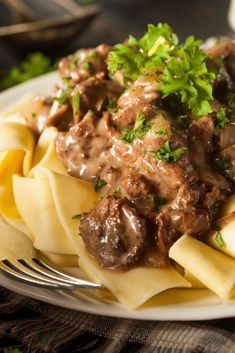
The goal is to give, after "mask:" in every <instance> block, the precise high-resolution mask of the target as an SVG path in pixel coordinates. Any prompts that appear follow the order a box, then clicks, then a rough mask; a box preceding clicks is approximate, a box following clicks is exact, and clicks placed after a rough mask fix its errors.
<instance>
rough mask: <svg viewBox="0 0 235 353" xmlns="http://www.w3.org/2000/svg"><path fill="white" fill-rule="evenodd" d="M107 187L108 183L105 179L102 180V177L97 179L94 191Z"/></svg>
mask: <svg viewBox="0 0 235 353" xmlns="http://www.w3.org/2000/svg"><path fill="white" fill-rule="evenodd" d="M105 185H107V182H106V181H105V180H104V179H100V177H98V178H97V180H96V182H95V185H94V191H95V192H97V191H99V190H100V189H102V188H103V187H104V186H105Z"/></svg>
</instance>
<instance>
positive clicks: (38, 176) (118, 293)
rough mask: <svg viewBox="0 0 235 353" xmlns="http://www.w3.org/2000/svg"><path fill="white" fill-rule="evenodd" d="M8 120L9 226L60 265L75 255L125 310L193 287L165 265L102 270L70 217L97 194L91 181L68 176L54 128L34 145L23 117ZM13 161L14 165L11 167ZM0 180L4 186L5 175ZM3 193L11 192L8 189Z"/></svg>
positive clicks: (89, 205)
mask: <svg viewBox="0 0 235 353" xmlns="http://www.w3.org/2000/svg"><path fill="white" fill-rule="evenodd" d="M9 120H12V117H10V118H9V117H8V118H2V120H1V124H2V125H1V126H2V128H1V129H0V140H1V141H3V139H2V137H3V135H2V133H4V134H5V138H6V131H7V144H4V148H2V151H3V150H4V153H7V155H6V157H5V158H7V161H8V162H9V161H10V163H11V165H13V166H14V170H13V171H12V170H10V169H9V168H7V165H6V160H5V159H2V160H1V163H0V168H3V170H5V171H6V170H7V171H8V180H11V184H10V187H11V194H12V195H14V197H12V198H11V204H12V208H15V209H16V210H17V212H15V213H11V214H10V213H9V212H6V211H5V212H3V211H1V214H2V215H3V216H5V217H6V219H7V221H8V222H10V223H11V225H12V226H13V227H15V228H17V229H18V230H21V231H23V232H26V233H27V235H28V237H30V239H31V241H32V243H33V245H34V247H35V249H37V250H40V251H41V252H42V253H45V254H48V252H49V253H50V255H49V257H50V256H51V259H54V258H55V257H56V256H57V257H58V256H59V255H62V262H61V261H60V258H57V259H56V261H57V262H58V261H59V262H61V264H62V265H67V264H68V263H69V262H70V260H68V258H66V256H74V255H77V256H78V257H79V265H80V266H81V267H82V268H83V270H84V271H85V273H86V274H87V275H88V277H89V278H91V279H92V280H95V281H97V282H101V283H103V284H104V285H105V286H106V287H107V288H108V289H110V290H111V292H112V293H113V294H114V296H115V297H116V298H117V299H118V300H119V301H120V303H122V305H124V306H126V307H127V308H129V309H134V308H136V307H138V306H140V305H141V304H143V303H144V302H145V301H146V300H148V299H149V298H151V297H152V296H153V295H155V294H158V293H160V292H162V291H164V290H166V289H168V288H173V287H190V286H191V284H190V283H189V282H188V281H187V280H185V279H184V278H183V277H182V276H181V275H180V274H179V273H178V272H177V271H176V270H175V269H174V268H173V267H172V266H169V267H168V268H164V269H153V268H145V267H139V268H136V269H133V270H130V271H127V272H125V273H113V272H110V271H107V270H104V269H101V268H100V266H98V265H97V264H96V263H95V261H94V260H93V259H92V258H91V257H90V255H89V254H88V253H87V251H86V250H85V248H84V245H83V242H82V240H81V238H80V237H79V236H78V234H77V228H78V222H79V220H76V219H73V216H74V215H75V214H77V213H81V212H86V211H88V210H89V209H90V208H92V206H93V205H94V203H95V201H96V199H97V193H94V191H93V188H92V186H91V185H90V184H88V183H86V182H83V181H80V180H78V179H75V178H72V177H70V176H68V175H67V172H66V171H65V169H64V166H63V165H62V163H61V162H60V160H59V158H58V155H57V154H56V153H55V146H54V138H55V136H56V134H57V131H56V129H55V128H54V127H51V128H47V129H45V131H44V132H43V134H42V135H41V137H40V139H39V140H38V142H37V144H36V146H35V148H34V141H33V140H32V135H31V134H30V130H29V129H28V128H27V127H26V126H25V125H24V124H23V119H22V118H21V123H14V125H12V122H11V123H9ZM9 125H10V128H9ZM13 126H14V128H13ZM19 137H21V138H20V142H19ZM19 150H21V151H20V153H19V154H17V151H19ZM10 151H12V152H13V153H15V154H14V159H13V160H10V159H9V158H10V157H11V155H10V154H9V153H10ZM2 153H3V152H2ZM17 162H18V165H19V167H18V169H16V168H15V166H16V165H17ZM23 166H24V167H23ZM0 180H1V185H4V184H3V181H4V179H0ZM6 194H7V195H9V191H8V193H6ZM71 199H72V200H73V202H71ZM9 200H10V199H9V196H8V198H3V197H2V198H1V205H2V208H3V210H6V209H7V205H9ZM10 229H11V228H9V232H8V231H6V229H5V230H4V234H5V235H6V234H7V235H8V233H10V232H11V230H10ZM11 242H12V238H11ZM53 254H54V255H53ZM63 255H65V260H64V258H63ZM72 263H73V264H74V259H73V262H72Z"/></svg>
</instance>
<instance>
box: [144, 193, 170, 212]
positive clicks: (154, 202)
mask: <svg viewBox="0 0 235 353" xmlns="http://www.w3.org/2000/svg"><path fill="white" fill-rule="evenodd" d="M148 197H149V200H150V202H151V204H152V205H154V206H155V207H156V208H157V210H158V211H160V209H161V208H162V206H163V205H165V203H166V200H165V199H163V198H160V197H157V196H156V195H155V194H149V195H148Z"/></svg>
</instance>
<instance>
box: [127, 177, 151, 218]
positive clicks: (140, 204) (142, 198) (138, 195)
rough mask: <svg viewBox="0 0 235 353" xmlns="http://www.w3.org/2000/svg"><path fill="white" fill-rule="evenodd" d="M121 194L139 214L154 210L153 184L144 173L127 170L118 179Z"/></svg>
mask: <svg viewBox="0 0 235 353" xmlns="http://www.w3.org/2000/svg"><path fill="white" fill-rule="evenodd" d="M120 187H121V195H122V196H125V197H126V198H128V199H129V200H130V201H131V202H132V204H133V206H134V207H135V208H136V209H137V211H138V213H139V214H141V215H147V214H149V213H150V212H153V211H155V210H156V205H155V199H156V198H157V197H156V194H155V193H154V192H155V190H154V188H153V186H152V185H151V184H150V182H149V181H148V179H147V178H145V177H144V175H142V174H140V173H138V172H134V171H132V172H131V171H129V172H128V171H127V173H125V174H124V176H123V177H122V178H121V181H120Z"/></svg>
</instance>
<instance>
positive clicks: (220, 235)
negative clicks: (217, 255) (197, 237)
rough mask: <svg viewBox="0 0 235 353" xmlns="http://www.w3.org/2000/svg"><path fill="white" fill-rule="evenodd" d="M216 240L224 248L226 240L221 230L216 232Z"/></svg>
mask: <svg viewBox="0 0 235 353" xmlns="http://www.w3.org/2000/svg"><path fill="white" fill-rule="evenodd" d="M215 241H216V243H217V244H218V245H219V247H220V248H223V247H224V246H225V242H224V239H223V237H222V234H221V232H220V231H219V232H218V233H217V234H216V236H215Z"/></svg>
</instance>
